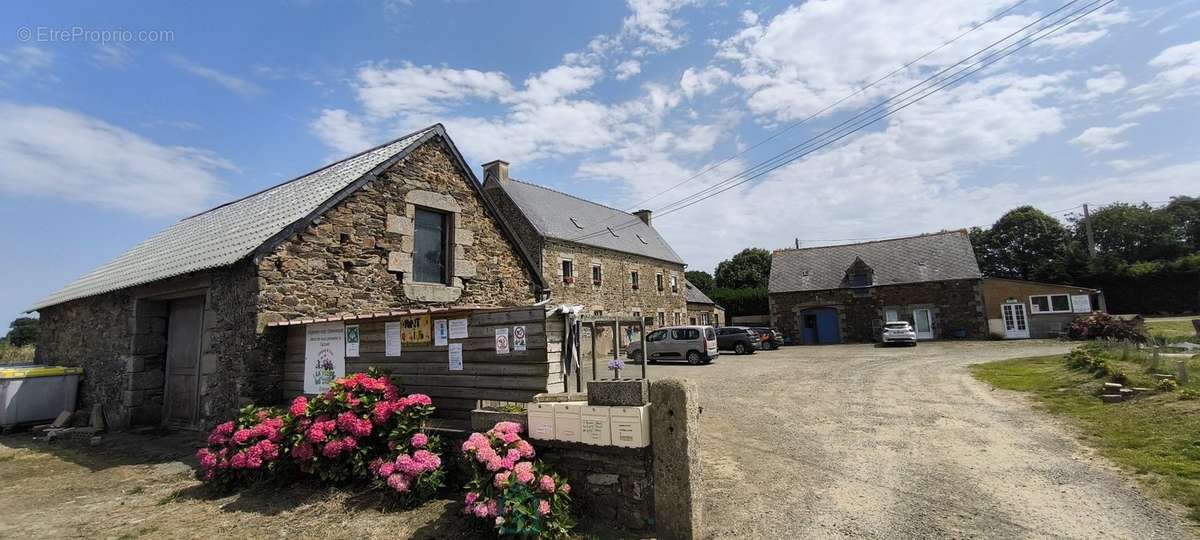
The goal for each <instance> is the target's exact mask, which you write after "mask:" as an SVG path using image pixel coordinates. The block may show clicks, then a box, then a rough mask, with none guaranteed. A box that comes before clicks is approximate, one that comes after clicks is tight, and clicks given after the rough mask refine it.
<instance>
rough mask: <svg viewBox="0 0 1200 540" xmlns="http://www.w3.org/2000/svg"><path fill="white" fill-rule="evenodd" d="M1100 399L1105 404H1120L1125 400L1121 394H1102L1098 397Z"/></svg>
mask: <svg viewBox="0 0 1200 540" xmlns="http://www.w3.org/2000/svg"><path fill="white" fill-rule="evenodd" d="M1100 399H1102V400H1104V402H1105V403H1120V402H1121V401H1124V400H1125V396H1122V395H1121V394H1104V395H1102V396H1100Z"/></svg>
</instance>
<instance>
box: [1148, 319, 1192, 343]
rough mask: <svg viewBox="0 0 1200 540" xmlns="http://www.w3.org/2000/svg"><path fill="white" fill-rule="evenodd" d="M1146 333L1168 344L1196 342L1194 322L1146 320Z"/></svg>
mask: <svg viewBox="0 0 1200 540" xmlns="http://www.w3.org/2000/svg"><path fill="white" fill-rule="evenodd" d="M1146 333H1147V334H1149V335H1150V336H1152V337H1155V338H1161V339H1162V340H1163V341H1165V342H1166V343H1178V342H1181V341H1195V340H1196V339H1197V338H1196V330H1195V328H1193V327H1192V321H1190V320H1179V319H1146Z"/></svg>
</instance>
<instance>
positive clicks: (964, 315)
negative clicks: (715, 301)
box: [768, 230, 987, 345]
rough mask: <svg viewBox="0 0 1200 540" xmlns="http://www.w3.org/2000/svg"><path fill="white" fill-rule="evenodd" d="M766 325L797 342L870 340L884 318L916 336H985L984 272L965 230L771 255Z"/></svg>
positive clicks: (876, 335)
mask: <svg viewBox="0 0 1200 540" xmlns="http://www.w3.org/2000/svg"><path fill="white" fill-rule="evenodd" d="M768 297H769V300H770V306H771V326H773V327H776V328H778V329H779V330H780V331H781V332H783V334H784V336H785V337H786V338H788V339H789V340H790V341H791V342H792V343H796V344H806V345H810V344H825V343H845V342H870V341H876V340H878V339H879V334H880V330H881V328H882V326H883V323H884V322H886V321H901V320H904V321H909V322H910V323H911V324H912V325H913V328H914V329H915V330H916V332H917V339H944V338H981V337H984V336H986V335H987V321H986V318H985V315H984V300H983V275H982V274H981V273H980V271H979V265H978V263H976V261H975V250H974V249H973V248H972V247H971V241H970V239H969V238H968V236H967V231H965V230H956V231H944V232H939V233H934V234H924V235H920V236H910V237H906V238H895V239H890V240H879V241H875V242H863V243H858V244H845V245H839V246H824V247H812V248H800V249H783V250H778V251H775V252H774V254H773V255H772V257H771V277H770V280H769V285H768Z"/></svg>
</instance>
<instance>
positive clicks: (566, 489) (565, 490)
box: [562, 482, 571, 493]
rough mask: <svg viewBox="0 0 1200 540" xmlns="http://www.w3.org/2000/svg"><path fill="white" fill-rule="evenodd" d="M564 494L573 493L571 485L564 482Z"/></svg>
mask: <svg viewBox="0 0 1200 540" xmlns="http://www.w3.org/2000/svg"><path fill="white" fill-rule="evenodd" d="M562 492H563V493H570V492H571V484H568V483H566V482H563V485H562Z"/></svg>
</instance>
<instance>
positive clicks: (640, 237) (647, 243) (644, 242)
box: [633, 233, 650, 246]
mask: <svg viewBox="0 0 1200 540" xmlns="http://www.w3.org/2000/svg"><path fill="white" fill-rule="evenodd" d="M633 235H634V236H636V237H638V240H640V241H641V242H642V243H643V244H646V245H647V246H648V245H650V242H647V241H646V239H645V238H642V235H640V234H638V233H633Z"/></svg>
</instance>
